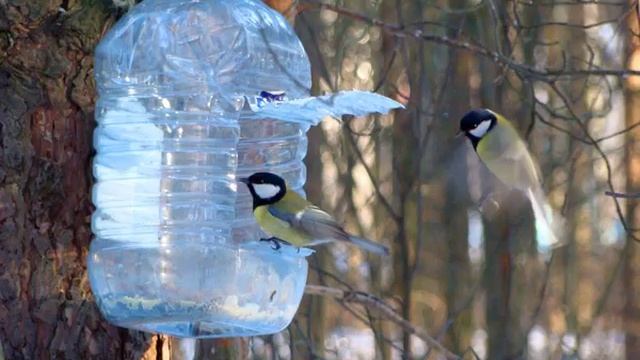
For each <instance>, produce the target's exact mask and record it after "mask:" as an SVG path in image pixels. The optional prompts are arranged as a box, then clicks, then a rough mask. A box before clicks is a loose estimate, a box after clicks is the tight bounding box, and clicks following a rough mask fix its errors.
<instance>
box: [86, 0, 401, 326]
mask: <svg viewBox="0 0 640 360" xmlns="http://www.w3.org/2000/svg"><path fill="white" fill-rule="evenodd" d="M95 76H96V82H97V86H98V93H99V99H98V103H97V105H96V119H97V122H98V126H97V128H96V130H95V134H94V145H95V148H96V151H97V154H96V157H95V158H94V176H95V177H96V180H97V181H96V184H95V186H94V188H93V201H94V203H95V205H96V211H95V213H94V214H93V218H92V228H93V232H94V234H95V238H94V240H93V241H92V244H91V249H90V253H89V259H88V263H89V279H90V282H91V287H92V290H93V293H94V295H95V298H96V301H97V303H98V306H99V308H100V310H101V312H102V314H103V315H104V316H105V317H106V318H107V319H108V320H109V321H110V322H112V323H113V324H115V325H118V326H123V327H128V328H133V329H139V330H146V331H152V332H159V333H165V334H170V335H174V336H181V337H230V336H250V335H260V334H269V333H274V332H278V331H280V330H282V329H284V328H285V327H286V326H287V325H288V324H289V323H290V322H291V320H292V318H293V316H294V314H295V312H296V310H297V308H298V305H299V303H300V300H301V298H302V294H303V290H304V286H305V283H306V278H307V261H306V259H305V257H306V256H307V255H309V254H310V253H311V251H310V250H307V249H302V251H300V252H298V251H297V249H295V248H290V247H283V248H282V249H281V250H279V251H274V250H273V249H271V247H270V244H267V243H263V242H260V241H258V239H260V238H262V237H264V236H265V234H263V233H262V232H261V231H260V229H259V227H258V226H257V225H256V223H255V222H254V220H253V217H252V215H251V208H252V206H251V197H250V195H249V193H248V191H247V190H246V189H245V188H244V186H238V185H237V183H236V178H237V177H240V176H248V175H250V174H251V173H253V172H256V171H271V172H274V173H277V174H279V175H281V176H283V177H284V178H285V179H287V181H288V183H289V184H290V185H291V187H292V188H293V189H294V190H297V191H301V189H302V187H303V185H304V181H305V167H304V164H303V162H302V159H303V158H304V156H305V153H306V149H307V139H306V131H307V130H308V128H309V127H310V126H311V125H313V124H315V123H317V122H318V121H319V120H320V119H322V118H323V117H324V116H327V115H329V116H339V115H341V114H353V115H363V114H365V113H367V112H387V111H389V110H390V109H392V108H396V107H400V106H401V105H400V104H398V103H396V102H394V101H392V100H390V99H387V98H385V97H382V96H379V95H376V94H371V93H366V92H343V93H338V94H335V95H328V96H324V97H319V98H313V97H308V96H309V90H308V89H309V88H310V85H311V80H310V65H309V61H308V59H307V56H306V54H305V52H304V49H303V47H302V45H301V43H300V41H299V39H298V38H297V37H296V35H295V33H294V32H293V31H292V29H291V28H290V27H289V25H288V24H287V23H286V21H285V20H284V18H282V17H281V15H280V14H278V13H276V12H274V11H272V10H271V9H269V8H267V7H266V6H264V5H263V4H262V3H261V2H258V1H251V0H207V1H196V0H145V1H143V2H142V3H141V4H139V5H138V6H136V7H135V8H133V9H132V10H131V11H130V12H129V13H128V14H127V15H126V16H124V17H123V18H122V19H121V20H120V21H119V22H118V23H117V24H116V25H115V26H114V27H113V28H112V29H111V31H110V32H109V33H108V34H107V35H106V36H105V38H104V39H103V40H102V42H101V43H100V45H99V46H98V48H97V49H96V57H95Z"/></svg>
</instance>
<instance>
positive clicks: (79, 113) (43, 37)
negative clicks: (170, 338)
mask: <svg viewBox="0 0 640 360" xmlns="http://www.w3.org/2000/svg"><path fill="white" fill-rule="evenodd" d="M65 7H67V8H65ZM113 20H114V14H113V12H112V10H111V9H109V8H108V7H107V6H105V4H104V3H103V2H100V1H82V2H74V1H71V2H63V1H49V2H45V1H12V2H2V3H0V59H1V63H0V84H1V85H0V99H1V100H0V159H1V160H0V242H1V244H2V251H1V252H0V257H1V258H0V264H2V265H1V266H0V297H1V298H2V303H1V304H0V341H1V342H2V350H3V353H4V356H5V357H6V358H8V359H18V358H29V359H33V358H36V359H48V358H65V359H80V358H90V357H108V358H122V359H124V358H126V359H134V358H135V359H138V358H149V354H147V356H145V353H146V352H147V351H148V350H149V351H155V350H156V347H151V346H153V345H154V344H155V345H156V346H157V348H158V349H159V350H160V351H161V348H162V339H159V338H157V337H154V336H152V335H148V334H144V333H141V332H136V331H127V330H124V329H119V328H116V327H113V326H111V325H109V324H108V323H106V322H105V321H104V319H103V318H102V317H101V315H100V314H99V313H98V310H97V308H96V305H95V302H94V301H93V298H92V295H91V291H90V289H89V282H88V279H87V275H86V262H85V259H86V256H87V251H88V247H89V241H90V239H91V230H90V228H89V223H90V215H91V211H92V205H91V198H90V196H89V194H90V192H89V191H90V186H91V182H92V178H91V171H90V164H91V134H92V130H93V127H94V121H93V106H94V94H95V91H94V83H93V74H92V66H93V59H92V52H93V48H94V47H95V45H96V43H97V41H98V40H99V39H100V36H101V35H102V33H103V30H104V29H105V28H106V27H107V26H108V25H109V24H111V23H112V22H113ZM150 347H151V348H150Z"/></svg>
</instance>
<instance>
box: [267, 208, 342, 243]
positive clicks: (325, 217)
mask: <svg viewBox="0 0 640 360" xmlns="http://www.w3.org/2000/svg"><path fill="white" fill-rule="evenodd" d="M269 213H270V214H271V215H273V216H274V217H276V218H278V219H280V220H283V221H286V222H287V223H289V224H290V225H291V227H293V228H294V229H296V230H299V231H301V232H304V233H306V234H308V235H309V236H310V237H312V238H313V239H316V240H343V241H349V234H347V233H346V232H345V231H344V229H342V227H341V226H340V225H339V224H338V223H337V222H336V221H335V219H334V218H333V217H332V216H331V215H329V214H327V213H326V212H324V211H323V210H322V209H320V208H318V207H316V206H308V207H306V208H305V209H304V210H302V211H299V212H297V213H293V214H291V213H285V212H283V211H282V210H280V209H278V208H276V207H274V206H269Z"/></svg>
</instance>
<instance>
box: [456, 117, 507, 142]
mask: <svg viewBox="0 0 640 360" xmlns="http://www.w3.org/2000/svg"><path fill="white" fill-rule="evenodd" d="M497 122H498V118H497V117H496V115H495V114H494V113H493V112H491V111H490V110H486V109H474V110H471V111H469V112H468V113H466V114H465V115H464V116H463V117H462V119H460V132H462V133H464V134H465V135H466V136H467V137H468V138H469V140H471V143H472V144H473V147H474V148H475V147H476V146H478V142H479V141H480V139H482V137H483V136H485V135H486V134H487V133H488V132H489V131H491V130H492V129H493V128H494V127H495V125H496V123H497Z"/></svg>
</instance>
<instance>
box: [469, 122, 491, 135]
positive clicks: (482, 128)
mask: <svg viewBox="0 0 640 360" xmlns="http://www.w3.org/2000/svg"><path fill="white" fill-rule="evenodd" d="M490 126H491V120H484V121H483V122H481V123H480V124H478V127H476V128H475V129H473V130H469V132H470V133H471V135H473V136H475V137H477V138H481V137H483V136H484V134H486V133H487V130H489V127H490Z"/></svg>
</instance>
